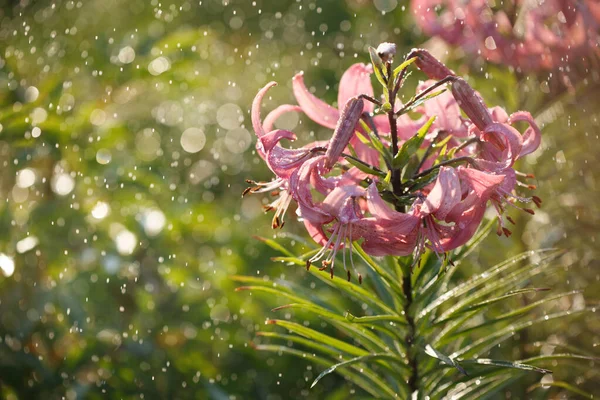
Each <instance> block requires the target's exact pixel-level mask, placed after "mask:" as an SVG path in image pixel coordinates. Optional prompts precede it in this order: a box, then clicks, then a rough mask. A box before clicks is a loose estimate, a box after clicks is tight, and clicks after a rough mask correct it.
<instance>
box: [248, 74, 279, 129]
mask: <svg viewBox="0 0 600 400" xmlns="http://www.w3.org/2000/svg"><path fill="white" fill-rule="evenodd" d="M273 86H277V82H269V83H267V84H266V85H265V87H263V88H262V89H260V90H259V91H258V93H257V94H256V96H255V97H254V101H253V102H252V113H251V117H252V127H253V128H254V133H256V136H257V137H258V138H259V139H260V138H261V137H263V136H264V135H265V130H264V128H263V124H262V121H261V120H260V106H261V105H262V100H263V98H264V97H265V95H266V94H267V92H268V91H269V89H271V88H272V87H273Z"/></svg>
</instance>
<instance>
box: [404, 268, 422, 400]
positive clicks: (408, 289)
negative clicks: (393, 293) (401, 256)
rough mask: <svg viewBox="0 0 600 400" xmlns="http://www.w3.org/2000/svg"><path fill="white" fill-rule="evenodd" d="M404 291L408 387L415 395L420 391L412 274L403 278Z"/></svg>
mask: <svg viewBox="0 0 600 400" xmlns="http://www.w3.org/2000/svg"><path fill="white" fill-rule="evenodd" d="M402 290H403V292H404V296H405V297H406V302H405V303H404V314H405V315H404V316H405V317H406V321H407V323H408V328H407V329H408V332H407V333H406V338H405V342H406V356H407V357H408V366H409V368H410V376H409V378H408V387H409V388H410V390H411V393H414V392H415V391H417V390H418V389H419V368H418V367H419V366H418V364H417V352H416V348H415V346H414V342H415V335H416V328H415V320H414V317H413V315H412V310H411V306H412V303H413V294H412V291H413V288H412V280H411V274H410V272H409V273H408V274H404V276H403V277H402Z"/></svg>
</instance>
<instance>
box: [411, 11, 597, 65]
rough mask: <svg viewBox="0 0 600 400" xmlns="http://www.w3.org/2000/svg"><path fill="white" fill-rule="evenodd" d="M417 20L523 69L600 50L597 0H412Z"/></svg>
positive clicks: (473, 49) (430, 30)
mask: <svg viewBox="0 0 600 400" xmlns="http://www.w3.org/2000/svg"><path fill="white" fill-rule="evenodd" d="M411 9H412V12H413V15H414V16H415V21H416V22H417V24H418V25H419V26H420V28H421V29H422V30H423V31H424V33H425V34H427V35H428V36H438V37H441V38H442V39H444V40H445V41H446V42H448V43H450V44H452V45H455V46H460V47H461V48H463V49H465V50H466V51H468V52H470V53H474V54H475V53H476V54H481V55H482V56H483V57H484V58H485V59H487V60H489V61H491V62H494V63H511V64H512V65H513V66H515V67H518V68H520V69H522V70H524V71H531V70H540V69H553V68H557V67H560V66H566V65H568V64H570V63H572V62H574V61H576V60H577V58H576V57H579V56H584V57H585V56H587V55H590V54H593V53H595V54H598V52H599V51H600V49H599V47H598V42H599V35H598V27H599V25H600V2H598V1H597V0H582V1H571V0H544V1H541V2H540V1H529V0H512V1H503V2H500V4H498V2H496V5H493V4H492V2H489V1H487V0H471V1H468V2H467V1H463V0H412V1H411Z"/></svg>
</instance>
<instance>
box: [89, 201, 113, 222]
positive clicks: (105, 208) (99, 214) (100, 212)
mask: <svg viewBox="0 0 600 400" xmlns="http://www.w3.org/2000/svg"><path fill="white" fill-rule="evenodd" d="M109 213H110V206H109V205H108V204H107V203H105V202H103V201H99V202H98V203H96V205H95V206H94V208H93V209H92V217H94V218H96V219H104V218H106V216H107V215H108V214H109Z"/></svg>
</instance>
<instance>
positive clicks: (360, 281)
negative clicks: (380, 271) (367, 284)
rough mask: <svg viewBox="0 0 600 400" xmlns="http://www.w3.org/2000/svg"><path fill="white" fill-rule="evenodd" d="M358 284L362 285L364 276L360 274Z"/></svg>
mask: <svg viewBox="0 0 600 400" xmlns="http://www.w3.org/2000/svg"><path fill="white" fill-rule="evenodd" d="M358 283H359V284H360V285H362V275H361V274H358Z"/></svg>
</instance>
